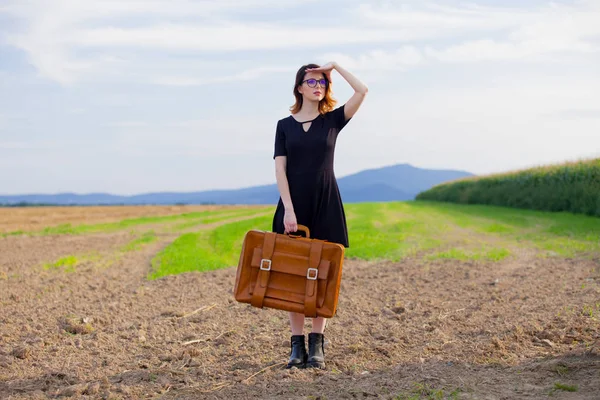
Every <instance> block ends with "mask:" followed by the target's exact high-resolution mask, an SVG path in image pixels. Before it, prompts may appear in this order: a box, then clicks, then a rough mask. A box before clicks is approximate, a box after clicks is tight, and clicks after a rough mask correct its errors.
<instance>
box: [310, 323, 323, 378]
mask: <svg viewBox="0 0 600 400" xmlns="http://www.w3.org/2000/svg"><path fill="white" fill-rule="evenodd" d="M324 341H325V340H324V336H323V334H322V333H314V332H313V333H309V334H308V360H307V362H306V367H307V368H321V369H325V346H324Z"/></svg>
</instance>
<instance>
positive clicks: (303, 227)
mask: <svg viewBox="0 0 600 400" xmlns="http://www.w3.org/2000/svg"><path fill="white" fill-rule="evenodd" d="M298 231H303V232H304V234H305V235H306V237H307V238H309V237H310V230H309V229H308V227H307V226H304V225H300V224H298ZM298 231H296V232H298ZM288 236H290V237H301V236H300V235H292V234H290V233H288Z"/></svg>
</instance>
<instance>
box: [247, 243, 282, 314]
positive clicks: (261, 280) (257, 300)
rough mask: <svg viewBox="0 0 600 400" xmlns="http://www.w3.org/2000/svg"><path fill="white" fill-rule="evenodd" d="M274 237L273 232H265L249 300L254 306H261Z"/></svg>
mask: <svg viewBox="0 0 600 400" xmlns="http://www.w3.org/2000/svg"><path fill="white" fill-rule="evenodd" d="M275 237H276V234H275V233H273V232H265V238H264V242H263V251H262V254H263V258H262V260H260V268H259V270H258V277H257V279H256V286H255V287H254V292H253V294H252V300H251V304H252V305H253V306H254V307H258V308H262V307H263V301H264V299H265V294H266V293H267V285H268V283H269V276H270V275H271V257H272V256H273V250H274V249H275Z"/></svg>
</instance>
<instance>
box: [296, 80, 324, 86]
mask: <svg viewBox="0 0 600 400" xmlns="http://www.w3.org/2000/svg"><path fill="white" fill-rule="evenodd" d="M304 82H306V84H307V85H308V87H311V88H314V87H316V86H317V82H318V83H319V85H321V87H327V79H306V80H304V81H302V83H304Z"/></svg>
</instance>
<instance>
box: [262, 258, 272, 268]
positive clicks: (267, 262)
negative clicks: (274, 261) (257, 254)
mask: <svg viewBox="0 0 600 400" xmlns="http://www.w3.org/2000/svg"><path fill="white" fill-rule="evenodd" d="M265 263H266V264H267V267H263V265H264V264H265ZM260 269H262V270H263V271H270V270H271V260H269V259H266V258H263V259H262V260H260Z"/></svg>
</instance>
